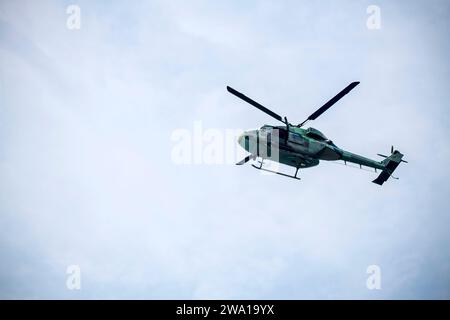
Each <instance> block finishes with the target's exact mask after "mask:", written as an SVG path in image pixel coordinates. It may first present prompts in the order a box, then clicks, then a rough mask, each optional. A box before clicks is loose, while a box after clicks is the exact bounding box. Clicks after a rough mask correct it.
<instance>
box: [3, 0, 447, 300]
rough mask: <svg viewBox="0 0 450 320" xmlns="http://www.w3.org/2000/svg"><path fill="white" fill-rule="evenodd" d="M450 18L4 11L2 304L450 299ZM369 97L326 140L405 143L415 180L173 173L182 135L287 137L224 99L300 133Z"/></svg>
mask: <svg viewBox="0 0 450 320" xmlns="http://www.w3.org/2000/svg"><path fill="white" fill-rule="evenodd" d="M69 4H78V5H79V6H80V8H81V29H80V30H74V31H71V30H68V29H67V28H66V19H67V17H68V15H67V14H66V7H67V5H69ZM371 4H376V5H378V6H379V7H380V8H381V19H382V22H381V23H382V24H381V29H380V30H369V29H367V27H366V19H367V17H368V15H367V13H366V8H367V6H369V5H371ZM449 15H450V5H449V3H448V2H447V1H376V2H373V1H339V2H337V1H314V2H312V1H284V2H281V1H248V2H245V4H243V3H242V2H241V1H227V2H224V1H223V2H220V3H218V2H217V1H147V2H138V1H132V2H124V1H62V2H58V1H39V2H37V1H2V2H1V3H0V142H1V143H0V261H1V263H0V297H1V298H225V299H226V298H254V299H257V298H269V299H311V298H320V299H330V298H342V299H349V298H356V299H366V298H367V299H380V298H388V299H403V298H407V299H408V298H446V299H448V298H450V260H449V259H450V250H449V245H450V236H449V235H448V226H449V223H450V218H449V212H450V205H449V200H448V196H449V191H450V190H449V187H448V181H449V179H450V174H449V170H448V164H449V160H450V149H449V146H448V137H449V128H448V122H449V112H448V104H449V102H450V93H449V91H448V82H449V79H450V74H449V71H450V70H449V64H448V56H449V40H448V31H449ZM351 81H361V84H360V85H359V86H358V87H357V88H355V89H354V90H353V91H352V92H351V93H350V94H349V95H348V96H346V97H345V98H344V99H343V100H342V101H340V102H339V103H338V104H336V106H335V107H333V108H332V109H330V110H329V111H328V112H327V113H326V114H324V115H323V116H322V117H321V118H320V119H318V120H316V121H315V122H314V123H311V125H313V126H314V127H316V128H319V129H320V130H321V131H323V132H324V133H325V134H326V135H327V136H328V137H330V138H331V139H332V140H333V141H334V142H335V143H336V144H337V145H338V146H340V147H342V148H345V149H348V150H350V151H352V152H356V153H360V154H362V155H365V156H369V157H376V153H387V152H389V148H390V146H391V144H394V145H395V147H396V148H398V149H399V150H400V151H402V153H404V154H405V159H407V160H409V162H410V163H409V164H407V165H404V164H402V165H401V166H400V167H399V169H398V170H397V171H396V173H397V175H398V176H400V180H398V181H394V180H390V181H388V182H387V183H385V184H384V185H383V186H382V187H379V186H377V185H375V184H373V183H371V180H373V179H374V178H375V175H374V174H372V173H367V172H365V171H360V170H356V169H351V168H345V167H342V166H337V165H334V164H332V163H321V165H320V166H319V167H316V168H312V169H309V170H305V171H303V172H301V173H300V176H301V177H302V181H301V182H298V181H294V180H291V179H284V178H281V177H278V176H264V175H261V174H259V172H257V171H256V170H253V169H252V168H251V167H250V166H246V167H236V166H233V165H215V166H207V165H193V166H189V165H185V166H179V165H175V164H174V163H172V161H171V148H172V147H173V142H171V140H170V137H171V133H172V132H173V130H175V129H177V128H186V129H189V130H191V129H192V127H193V125H194V122H195V121H202V124H203V126H204V127H205V128H219V129H225V128H230V129H245V128H255V127H258V126H261V125H263V124H264V123H273V121H272V119H271V118H269V117H268V116H266V115H265V114H263V113H261V112H259V111H257V110H256V109H254V108H251V107H250V106H248V105H246V104H245V103H243V102H240V101H238V100H237V99H236V98H235V97H233V96H231V95H230V94H228V93H227V92H226V90H225V87H226V85H231V86H233V87H235V88H236V89H238V90H241V91H243V92H245V93H246V94H248V95H249V96H251V97H253V98H255V99H256V100H258V101H260V102H262V103H264V104H266V105H268V106H270V107H272V108H273V109H274V111H276V112H277V113H279V114H282V115H287V116H288V118H289V120H290V121H291V122H294V123H295V122H300V121H302V120H303V119H304V118H305V117H307V116H308V115H309V114H310V113H311V112H312V111H314V110H315V108H317V107H318V106H320V105H321V104H323V103H324V102H325V101H326V100H327V99H329V98H331V97H332V96H333V95H334V94H336V93H337V92H339V91H340V90H341V89H342V88H344V87H345V86H346V85H347V84H348V83H350V82H351ZM72 264H77V265H79V266H80V267H81V272H82V289H81V290H80V291H70V290H68V289H67V288H66V285H65V284H66V277H67V275H66V267H67V266H68V265H72ZM372 264H376V265H379V266H380V267H381V271H382V289H381V290H373V291H371V290H368V289H367V288H366V279H367V276H368V275H367V274H366V268H367V266H369V265H372Z"/></svg>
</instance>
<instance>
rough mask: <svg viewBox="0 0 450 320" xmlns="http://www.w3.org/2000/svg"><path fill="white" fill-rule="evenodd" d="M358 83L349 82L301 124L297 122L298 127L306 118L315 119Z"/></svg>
mask: <svg viewBox="0 0 450 320" xmlns="http://www.w3.org/2000/svg"><path fill="white" fill-rule="evenodd" d="M358 84H359V81H356V82H352V83H350V84H349V85H348V86H347V87H345V89H344V90H342V91H341V92H339V93H338V94H337V95H335V96H334V97H333V98H331V99H330V100H329V101H328V102H327V103H325V104H324V105H323V106H321V107H320V108H319V109H317V110H316V111H315V112H314V113H313V114H311V115H310V116H309V117H308V119H306V120H305V121H303V122H302V123H301V124H299V127H301V126H302V125H303V124H305V123H306V121H308V120H316V119H317V118H318V117H319V116H320V115H321V114H322V113H324V112H325V111H327V110H328V109H329V108H331V106H333V105H334V104H335V103H336V102H338V101H339V100H340V99H341V98H342V97H344V96H345V95H346V94H347V93H349V92H350V91H351V90H352V89H353V88H354V87H356V86H357V85H358Z"/></svg>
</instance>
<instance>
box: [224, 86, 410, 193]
mask: <svg viewBox="0 0 450 320" xmlns="http://www.w3.org/2000/svg"><path fill="white" fill-rule="evenodd" d="M358 84H359V82H352V83H350V84H349V85H348V86H347V87H345V88H344V89H343V90H342V91H341V92H339V93H338V94H337V95H336V96H334V97H333V98H331V99H330V100H329V101H328V102H326V103H325V104H324V105H323V106H321V107H320V108H318V109H317V110H316V111H315V112H313V113H312V114H311V115H310V116H309V117H308V118H307V119H306V120H304V121H303V122H301V123H299V124H297V125H293V124H291V123H289V121H288V120H287V118H286V117H284V118H282V117H281V116H280V115H278V114H277V113H275V112H273V111H272V110H270V109H269V108H266V107H264V106H263V105H261V104H259V103H258V102H256V101H254V100H252V99H250V98H249V97H247V96H245V95H244V94H242V93H240V92H239V91H237V90H235V89H233V88H231V87H229V86H227V90H228V92H230V93H231V94H233V95H235V96H236V97H238V98H240V99H242V100H244V101H245V102H247V103H249V104H251V105H252V106H254V107H256V108H257V109H259V110H260V111H262V112H264V113H266V114H268V115H269V116H271V117H272V118H274V119H276V120H278V121H280V122H282V123H283V124H284V125H281V126H274V125H267V124H266V125H263V126H262V127H261V128H260V129H259V130H248V131H244V132H243V133H242V134H241V135H240V136H239V137H238V144H239V145H240V146H241V147H242V148H243V149H245V150H246V151H248V152H249V153H250V155H248V156H246V157H245V158H244V159H242V160H241V161H239V162H238V163H236V164H237V165H243V164H245V163H247V162H248V161H250V160H256V159H257V158H260V159H261V160H260V161H259V164H260V165H259V166H256V165H255V164H252V166H253V167H254V168H256V169H259V170H264V171H268V172H272V173H275V174H278V175H282V176H285V177H289V178H294V179H297V180H300V178H299V177H298V176H297V175H298V171H299V169H305V168H310V167H314V166H317V165H318V164H319V163H320V160H325V161H338V160H342V161H344V164H345V165H347V162H350V163H355V164H357V165H359V168H361V169H362V166H365V167H369V168H372V169H374V171H375V172H377V170H380V171H381V173H380V174H379V175H378V177H377V178H376V179H375V180H373V181H372V182H373V183H375V184H378V185H380V186H381V185H383V183H384V182H386V181H387V180H388V179H389V178H390V177H392V178H393V179H398V178H397V177H394V176H393V175H392V174H393V172H394V171H395V169H396V168H397V167H398V165H399V164H400V163H401V162H405V163H407V161H405V160H403V159H402V158H403V154H402V153H401V152H400V151H398V150H394V147H393V146H392V147H391V154H390V155H389V156H386V155H383V154H378V156H381V157H383V158H384V160H382V161H376V160H372V159H369V158H366V157H363V156H361V155H358V154H355V153H352V152H349V151H346V150H344V149H341V148H339V147H338V146H336V145H335V144H334V143H333V141H331V140H330V139H328V138H327V137H326V136H325V135H324V134H323V133H322V132H320V131H319V130H317V129H315V128H312V127H309V128H307V129H304V128H303V126H304V125H305V124H306V123H307V122H308V121H311V120H316V119H317V118H318V117H319V116H320V115H322V114H323V113H324V112H325V111H327V110H328V109H329V108H330V107H332V106H333V105H334V104H335V103H336V102H338V101H339V100H340V99H341V98H342V97H344V96H345V95H346V94H348V93H349V92H350V91H351V90H352V89H353V88H355V87H356V86H357V85H358ZM264 160H269V161H275V162H278V163H281V164H284V165H287V166H290V167H294V168H295V174H294V175H289V174H286V173H283V172H279V171H273V170H270V169H267V168H264V167H263V164H264Z"/></svg>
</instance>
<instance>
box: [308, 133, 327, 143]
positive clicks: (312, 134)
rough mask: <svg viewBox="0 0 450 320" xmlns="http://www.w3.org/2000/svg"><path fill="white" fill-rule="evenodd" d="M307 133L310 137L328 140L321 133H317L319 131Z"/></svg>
mask: <svg viewBox="0 0 450 320" xmlns="http://www.w3.org/2000/svg"><path fill="white" fill-rule="evenodd" d="M306 135H307V136H308V137H310V138H312V139H315V140H318V141H324V140H326V139H325V138H324V137H322V136H321V135H319V134H317V133H314V132H308V133H307V134H306Z"/></svg>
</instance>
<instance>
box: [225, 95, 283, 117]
mask: <svg viewBox="0 0 450 320" xmlns="http://www.w3.org/2000/svg"><path fill="white" fill-rule="evenodd" d="M227 90H228V92H229V93H231V94H234V95H235V96H236V97H238V98H241V99H242V100H244V101H245V102H248V103H250V104H251V105H252V106H254V107H256V108H258V109H259V110H261V111H262V112H265V113H267V114H268V115H269V116H271V117H273V118H275V119H277V120H278V121H281V122H283V123H284V121H283V118H281V116H280V115H278V114H276V113H275V112H273V111H272V110H269V109H267V108H266V107H264V106H263V105H261V104H259V103H258V102H256V101H254V100H252V99H250V98H249V97H247V96H246V95H244V94H242V93H240V92H239V91H236V90H234V89H233V88H231V87H229V86H227Z"/></svg>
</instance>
